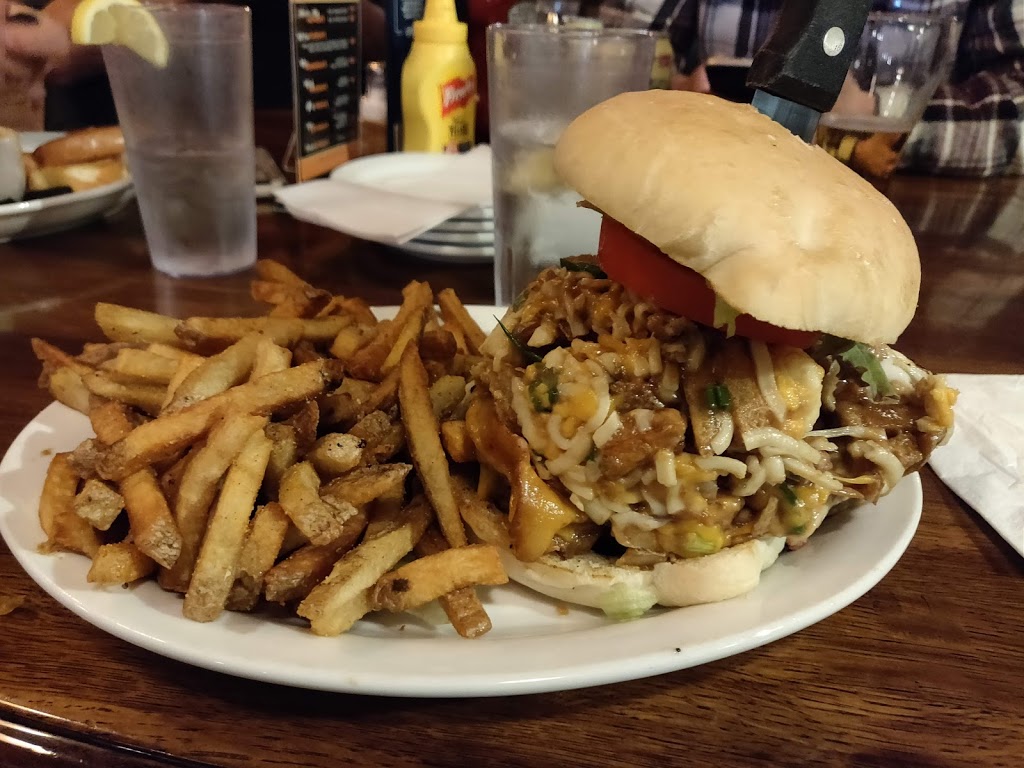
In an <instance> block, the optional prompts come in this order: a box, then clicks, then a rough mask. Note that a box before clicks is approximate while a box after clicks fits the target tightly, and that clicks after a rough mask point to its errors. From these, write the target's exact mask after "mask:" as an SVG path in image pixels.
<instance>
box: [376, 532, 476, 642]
mask: <svg viewBox="0 0 1024 768" xmlns="http://www.w3.org/2000/svg"><path fill="white" fill-rule="evenodd" d="M446 549H448V542H447V541H445V540H444V535H443V534H442V533H441V532H440V531H439V530H437V528H435V527H433V526H431V527H430V528H428V529H427V532H426V533H424V534H423V538H421V539H420V540H419V542H418V543H417V544H416V547H415V551H416V554H417V555H420V556H421V557H422V556H425V555H435V554H438V553H440V552H443V551H445V550H446ZM378 583H379V582H378ZM438 602H439V603H440V604H441V608H443V609H444V612H445V615H446V616H447V617H448V621H449V622H451V625H452V627H454V628H455V631H456V632H457V633H458V634H459V635H460V636H462V637H467V638H474V637H480V636H481V635H485V634H487V633H488V632H490V631H491V617H490V616H488V615H487V611H486V610H485V609H484V606H483V603H481V602H480V598H479V597H477V594H476V590H475V589H473V587H463V588H462V589H456V590H453V591H451V592H448V593H447V594H444V595H441V596H440V597H439V598H438Z"/></svg>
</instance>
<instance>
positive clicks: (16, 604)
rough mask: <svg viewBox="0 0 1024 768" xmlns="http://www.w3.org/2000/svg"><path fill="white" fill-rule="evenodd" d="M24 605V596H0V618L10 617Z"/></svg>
mask: <svg viewBox="0 0 1024 768" xmlns="http://www.w3.org/2000/svg"><path fill="white" fill-rule="evenodd" d="M24 604H25V596H24V595H0V616H8V615H10V614H11V613H13V612H14V611H16V610H18V609H19V608H21V606H23V605H24Z"/></svg>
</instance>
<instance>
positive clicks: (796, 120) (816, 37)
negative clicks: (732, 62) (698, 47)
mask: <svg viewBox="0 0 1024 768" xmlns="http://www.w3.org/2000/svg"><path fill="white" fill-rule="evenodd" d="M870 9H871V0H785V2H784V3H783V4H782V8H781V9H780V10H779V15H778V17H777V18H776V20H775V25H774V26H773V27H772V31H771V33H770V34H769V36H768V39H767V40H766V41H765V43H764V45H763V46H762V47H761V49H760V50H759V51H758V52H757V53H756V54H755V56H754V60H753V62H752V63H751V65H750V72H749V73H748V75H747V85H748V86H749V87H750V88H756V89H757V90H756V91H755V92H754V99H753V102H752V103H753V105H754V107H755V108H756V109H757V110H758V111H759V112H762V113H763V114H765V115H767V116H768V117H770V118H771V119H772V120H774V121H775V122H777V123H779V124H780V125H783V126H785V127H786V128H788V129H789V130H790V131H792V132H793V133H795V134H796V135H797V136H799V137H800V138H802V139H803V140H804V141H807V142H810V141H812V140H813V139H814V130H815V128H817V127H818V119H819V118H820V117H821V115H822V113H823V112H828V111H829V110H830V109H832V106H833V105H834V104H835V103H836V99H838V98H839V91H840V90H842V87H843V81H844V80H845V79H846V73H847V71H848V70H849V69H850V64H851V62H852V61H853V56H854V54H855V53H856V51H857V46H858V45H859V43H860V36H861V33H862V32H863V31H864V24H865V22H866V21H867V18H868V11H869V10H870Z"/></svg>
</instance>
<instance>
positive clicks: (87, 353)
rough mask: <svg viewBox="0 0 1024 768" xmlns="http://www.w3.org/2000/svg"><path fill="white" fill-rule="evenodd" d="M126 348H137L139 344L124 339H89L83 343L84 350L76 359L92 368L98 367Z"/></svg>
mask: <svg viewBox="0 0 1024 768" xmlns="http://www.w3.org/2000/svg"><path fill="white" fill-rule="evenodd" d="M126 349H137V345H135V344H129V343H128V342H124V341H109V342H108V341H100V342H89V341H87V342H86V343H85V344H83V345H82V351H81V352H79V353H78V354H77V355H75V360H76V362H79V363H83V364H85V365H88V366H89V367H91V368H98V367H100V366H101V365H103V364H104V363H109V362H110V361H111V360H113V359H114V358H115V357H117V356H118V355H119V354H121V352H122V351H124V350H126Z"/></svg>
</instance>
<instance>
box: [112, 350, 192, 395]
mask: <svg viewBox="0 0 1024 768" xmlns="http://www.w3.org/2000/svg"><path fill="white" fill-rule="evenodd" d="M177 367H178V361H177V360H176V359H173V358H170V357H166V356H165V355H158V354H156V353H155V352H150V351H149V350H145V349H133V348H131V347H128V348H126V349H122V350H121V351H120V352H118V353H117V357H115V358H114V359H112V360H108V361H106V362H105V363H103V364H102V365H100V369H101V370H102V371H104V372H105V373H106V374H107V376H109V377H110V378H112V379H114V380H115V381H123V382H135V381H142V382H146V383H149V384H159V385H162V386H164V387H166V386H167V384H168V383H169V382H170V381H171V379H172V378H173V377H174V372H175V370H176V369H177Z"/></svg>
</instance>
